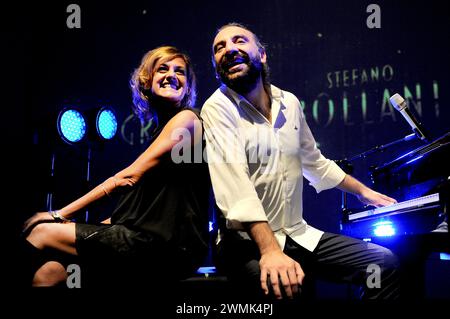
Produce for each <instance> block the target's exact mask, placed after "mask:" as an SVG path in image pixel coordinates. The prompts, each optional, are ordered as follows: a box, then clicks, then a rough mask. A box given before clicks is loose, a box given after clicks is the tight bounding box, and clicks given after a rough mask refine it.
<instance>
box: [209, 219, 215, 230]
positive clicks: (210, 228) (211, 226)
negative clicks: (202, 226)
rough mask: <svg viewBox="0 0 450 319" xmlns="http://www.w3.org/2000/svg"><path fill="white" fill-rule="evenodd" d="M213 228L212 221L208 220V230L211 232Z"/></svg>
mask: <svg viewBox="0 0 450 319" xmlns="http://www.w3.org/2000/svg"><path fill="white" fill-rule="evenodd" d="M213 230H214V222H211V221H210V222H209V232H212V231H213Z"/></svg>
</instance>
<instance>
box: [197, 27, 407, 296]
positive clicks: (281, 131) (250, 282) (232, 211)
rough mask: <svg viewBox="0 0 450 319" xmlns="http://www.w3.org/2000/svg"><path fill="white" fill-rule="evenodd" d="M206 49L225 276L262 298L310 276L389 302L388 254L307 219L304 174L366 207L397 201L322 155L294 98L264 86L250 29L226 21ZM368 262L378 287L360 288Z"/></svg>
mask: <svg viewBox="0 0 450 319" xmlns="http://www.w3.org/2000/svg"><path fill="white" fill-rule="evenodd" d="M212 50H213V65H214V67H215V69H216V74H217V78H218V79H219V80H220V81H221V82H222V86H221V87H220V88H219V89H218V90H217V91H216V92H214V94H213V95H212V96H211V97H210V98H209V99H208V100H207V101H206V102H205V104H204V106H203V108H202V113H201V116H202V118H203V120H204V125H205V136H206V142H207V156H208V165H209V169H210V174H211V180H212V184H213V189H214V194H215V198H216V204H217V207H218V208H219V209H220V211H221V212H222V213H223V216H224V217H225V219H226V224H227V225H226V226H227V227H226V228H224V229H221V234H220V243H219V258H220V260H221V261H222V262H221V263H220V265H222V266H223V267H224V268H225V271H226V273H227V275H228V276H229V277H230V279H235V280H239V281H241V282H244V283H245V285H244V286H247V287H248V288H252V287H253V288H255V287H258V289H257V290H254V291H255V292H264V294H266V295H267V294H269V287H270V286H271V287H272V288H271V290H272V291H273V294H274V295H275V297H276V298H278V299H280V298H282V297H283V296H284V295H285V296H287V297H290V298H291V297H293V295H294V294H295V293H297V292H298V291H299V285H301V284H302V283H303V278H304V277H305V276H306V277H305V278H306V279H308V278H310V277H312V276H313V275H314V276H318V277H320V276H321V277H325V278H328V279H331V280H335V281H347V282H353V283H357V284H360V285H362V286H365V291H364V295H363V296H364V297H365V298H373V299H375V298H396V297H397V296H398V278H397V277H398V274H397V270H396V269H397V259H396V257H395V256H394V255H393V254H392V253H391V252H390V251H389V250H387V249H385V248H383V247H380V246H377V245H374V244H371V243H366V242H363V241H360V240H356V239H353V238H349V237H345V236H342V235H337V234H331V233H324V232H322V231H320V230H318V229H315V228H313V227H311V226H309V225H308V224H307V223H306V222H305V220H304V219H303V218H302V189H303V176H305V177H306V178H307V179H308V180H309V181H310V183H311V184H312V186H314V187H315V188H316V190H317V191H318V192H320V191H322V190H324V189H329V188H333V187H337V188H339V189H341V190H344V191H346V192H350V193H353V194H355V195H356V196H357V197H358V198H359V200H360V201H361V202H363V203H364V204H368V205H373V206H377V207H378V206H385V205H390V204H393V203H395V200H394V199H392V198H390V197H387V196H385V195H383V194H380V193H377V192H375V191H373V190H371V189H370V188H368V187H366V186H365V185H363V184H362V183H360V182H359V181H357V180H356V179H354V178H353V177H351V176H349V175H346V174H345V173H344V171H342V170H341V169H340V168H339V167H338V166H337V165H336V164H335V163H334V162H333V161H330V160H328V159H326V158H325V157H324V156H323V155H322V154H321V152H320V151H319V150H318V149H317V147H316V143H315V141H314V138H313V136H312V134H311V131H310V129H309V127H308V125H307V123H306V121H305V116H304V114H303V111H302V108H301V107H300V103H299V101H298V99H297V98H296V97H295V96H294V95H293V94H291V93H289V92H286V91H283V90H280V89H279V88H277V87H275V86H273V85H271V84H270V83H269V78H268V66H267V55H266V51H265V49H264V46H263V45H262V44H261V43H260V41H259V39H258V38H257V36H256V35H255V34H254V33H253V32H251V31H250V30H249V29H247V28H246V27H244V26H242V25H240V24H236V23H232V24H227V25H225V26H223V27H221V28H220V29H219V30H218V32H217V34H216V36H215V38H214V43H213V47H212ZM370 264H375V265H377V266H379V267H380V270H381V282H380V285H377V287H380V288H374V289H370V288H369V287H367V285H366V280H367V276H368V275H370V273H368V272H367V269H368V266H369V265H370ZM261 288H262V290H261Z"/></svg>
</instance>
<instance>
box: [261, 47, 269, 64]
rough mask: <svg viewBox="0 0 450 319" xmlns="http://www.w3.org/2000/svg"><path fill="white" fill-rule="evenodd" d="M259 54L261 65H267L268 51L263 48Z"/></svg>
mask: <svg viewBox="0 0 450 319" xmlns="http://www.w3.org/2000/svg"><path fill="white" fill-rule="evenodd" d="M259 54H260V56H261V63H263V64H264V63H266V62H267V54H266V50H264V49H263V48H261V49H259Z"/></svg>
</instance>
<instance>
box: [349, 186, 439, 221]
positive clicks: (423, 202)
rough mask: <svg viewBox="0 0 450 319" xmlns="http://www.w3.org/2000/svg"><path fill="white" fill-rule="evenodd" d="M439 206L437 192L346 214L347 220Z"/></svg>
mask: <svg viewBox="0 0 450 319" xmlns="http://www.w3.org/2000/svg"><path fill="white" fill-rule="evenodd" d="M437 206H439V193H436V194H432V195H427V196H423V197H417V198H414V199H410V200H406V201H404V202H400V203H397V204H393V205H389V206H384V207H378V208H374V209H369V210H365V211H362V212H359V213H354V214H350V215H349V216H348V220H349V221H354V220H357V219H362V218H366V217H372V216H378V215H381V214H389V215H391V214H398V213H402V212H409V211H413V210H417V209H423V208H433V207H437Z"/></svg>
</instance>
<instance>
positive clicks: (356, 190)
mask: <svg viewBox="0 0 450 319" xmlns="http://www.w3.org/2000/svg"><path fill="white" fill-rule="evenodd" d="M337 188H339V189H340V190H343V191H345V192H348V193H352V194H354V195H355V196H356V197H357V198H358V199H359V200H360V201H361V202H362V203H363V204H365V205H371V206H375V207H382V206H388V205H392V204H395V203H397V201H396V200H395V199H393V198H390V197H389V196H386V195H383V194H380V193H378V192H376V191H374V190H373V189H370V188H369V187H367V186H366V185H364V184H363V183H361V182H360V181H358V180H357V179H355V178H354V177H352V176H350V175H345V178H344V180H343V181H342V182H341V183H340V184H339V185H338V186H337Z"/></svg>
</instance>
